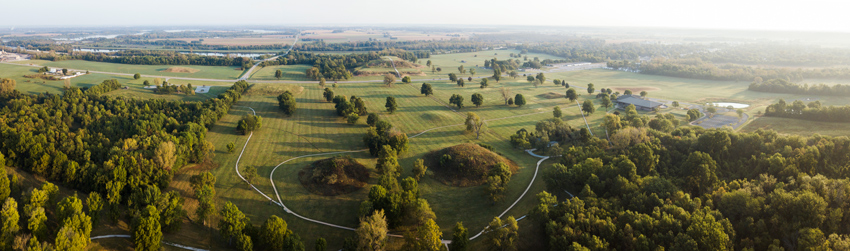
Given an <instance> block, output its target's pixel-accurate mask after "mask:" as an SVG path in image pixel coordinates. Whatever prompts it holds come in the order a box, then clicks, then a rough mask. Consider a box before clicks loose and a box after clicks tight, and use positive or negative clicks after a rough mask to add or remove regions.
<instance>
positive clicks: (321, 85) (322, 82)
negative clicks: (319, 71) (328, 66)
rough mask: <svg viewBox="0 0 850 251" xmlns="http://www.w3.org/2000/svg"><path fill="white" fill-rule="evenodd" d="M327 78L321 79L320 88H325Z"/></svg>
mask: <svg viewBox="0 0 850 251" xmlns="http://www.w3.org/2000/svg"><path fill="white" fill-rule="evenodd" d="M325 84H326V82H325V78H319V88H325Z"/></svg>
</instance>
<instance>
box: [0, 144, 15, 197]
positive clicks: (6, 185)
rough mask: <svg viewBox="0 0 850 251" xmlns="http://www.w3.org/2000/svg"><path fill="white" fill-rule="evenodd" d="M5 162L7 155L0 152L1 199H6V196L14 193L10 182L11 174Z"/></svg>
mask: <svg viewBox="0 0 850 251" xmlns="http://www.w3.org/2000/svg"><path fill="white" fill-rule="evenodd" d="M5 163H6V160H5V157H4V156H3V154H2V153H0V201H6V198H9V194H11V193H12V187H11V186H10V185H11V182H9V175H8V174H6V165H5Z"/></svg>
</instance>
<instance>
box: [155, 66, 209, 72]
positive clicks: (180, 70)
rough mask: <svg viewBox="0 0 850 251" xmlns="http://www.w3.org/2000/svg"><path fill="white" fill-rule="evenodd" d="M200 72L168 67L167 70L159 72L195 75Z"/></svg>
mask: <svg viewBox="0 0 850 251" xmlns="http://www.w3.org/2000/svg"><path fill="white" fill-rule="evenodd" d="M199 71H201V70H198V69H192V68H186V67H168V69H165V70H161V72H175V73H196V72H199Z"/></svg>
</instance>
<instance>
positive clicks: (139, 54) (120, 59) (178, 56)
mask: <svg viewBox="0 0 850 251" xmlns="http://www.w3.org/2000/svg"><path fill="white" fill-rule="evenodd" d="M31 54H32V59H43V60H51V61H62V60H85V61H94V62H107V63H119V64H139V65H208V66H240V67H246V66H250V65H252V64H253V63H254V62H253V60H251V59H248V58H242V57H217V56H202V55H196V54H183V53H179V52H174V51H146V50H126V51H117V52H110V53H90V52H74V53H73V54H56V53H31Z"/></svg>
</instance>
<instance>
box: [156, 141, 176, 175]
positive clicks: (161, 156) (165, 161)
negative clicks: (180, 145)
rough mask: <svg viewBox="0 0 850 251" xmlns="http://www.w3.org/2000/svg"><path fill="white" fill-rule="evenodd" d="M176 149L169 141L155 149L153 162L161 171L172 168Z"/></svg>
mask: <svg viewBox="0 0 850 251" xmlns="http://www.w3.org/2000/svg"><path fill="white" fill-rule="evenodd" d="M176 148H177V147H176V146H175V145H174V142H171V141H166V142H163V143H160V144H159V146H157V147H156V151H155V154H154V159H153V160H154V162H156V164H157V165H159V167H160V168H162V169H165V170H171V168H172V167H174V162H175V161H177V155H176V153H177V149H176Z"/></svg>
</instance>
